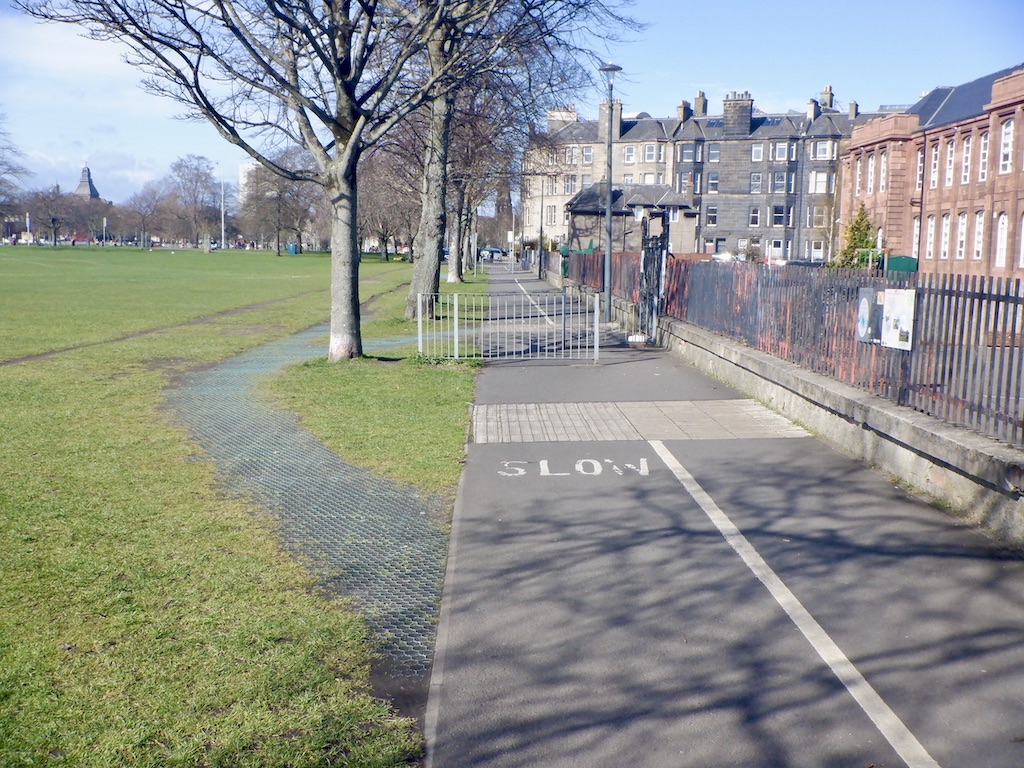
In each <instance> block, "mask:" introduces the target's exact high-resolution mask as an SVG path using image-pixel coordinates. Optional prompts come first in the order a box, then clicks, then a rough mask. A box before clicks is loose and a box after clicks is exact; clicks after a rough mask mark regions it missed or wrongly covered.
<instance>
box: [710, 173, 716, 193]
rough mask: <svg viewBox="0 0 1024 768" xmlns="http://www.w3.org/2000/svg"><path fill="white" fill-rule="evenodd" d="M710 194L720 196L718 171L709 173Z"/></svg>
mask: <svg viewBox="0 0 1024 768" xmlns="http://www.w3.org/2000/svg"><path fill="white" fill-rule="evenodd" d="M708 194H718V171H709V172H708Z"/></svg>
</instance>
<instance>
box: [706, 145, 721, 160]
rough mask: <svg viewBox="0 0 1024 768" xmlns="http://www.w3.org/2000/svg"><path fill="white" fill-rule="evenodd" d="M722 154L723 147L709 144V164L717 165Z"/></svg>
mask: <svg viewBox="0 0 1024 768" xmlns="http://www.w3.org/2000/svg"><path fill="white" fill-rule="evenodd" d="M720 154H721V147H720V146H719V145H718V144H708V162H709V163H717V162H718V159H719V156H720Z"/></svg>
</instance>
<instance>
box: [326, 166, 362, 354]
mask: <svg viewBox="0 0 1024 768" xmlns="http://www.w3.org/2000/svg"><path fill="white" fill-rule="evenodd" d="M328 194H329V197H330V201H331V340H330V348H329V351H328V354H327V359H328V360H329V361H330V362H332V363H336V362H338V361H339V360H345V359H350V358H353V357H362V355H363V340H362V334H361V332H360V328H359V242H358V240H359V238H358V232H357V228H356V221H357V219H356V213H357V210H356V202H357V199H356V162H355V159H352V160H351V161H350V162H345V161H344V160H342V161H341V162H340V163H339V164H338V167H336V168H334V169H332V174H331V186H330V188H329V189H328Z"/></svg>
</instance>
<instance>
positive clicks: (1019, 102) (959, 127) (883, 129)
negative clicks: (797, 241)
mask: <svg viewBox="0 0 1024 768" xmlns="http://www.w3.org/2000/svg"><path fill="white" fill-rule="evenodd" d="M1022 126H1024V64H1018V65H1016V66H1014V67H1010V68H1008V69H1004V70H1001V71H999V72H993V73H992V74H989V75H985V76H984V77H980V78H978V79H977V80H972V81H971V82H969V83H964V84H963V85H958V86H953V87H941V88H935V89H933V90H932V91H930V92H929V93H927V94H925V96H924V97H922V98H921V100H920V101H918V102H917V103H916V104H914V105H913V106H911V107H908V108H906V109H904V110H902V111H901V112H899V113H897V114H892V115H888V116H885V117H882V118H880V119H875V120H872V121H870V122H868V123H866V124H864V125H860V126H857V127H856V128H855V129H854V131H853V135H852V138H851V141H850V148H849V153H848V154H847V156H846V157H844V159H843V172H842V215H841V218H842V219H843V220H844V221H848V220H850V218H852V217H853V216H854V215H856V212H857V210H858V209H859V207H860V205H861V204H862V203H863V204H864V206H865V208H866V209H867V212H868V215H869V216H870V218H871V221H872V223H873V224H875V225H876V226H878V227H881V240H882V243H883V245H884V246H885V247H886V248H887V249H888V250H889V252H890V253H891V254H894V255H909V256H914V257H916V258H917V260H918V269H920V270H921V271H926V272H946V273H957V274H972V275H973V274H978V275H994V276H1011V275H1012V276H1015V277H1016V276H1021V274H1022V273H1024V151H1022V148H1021V145H1022V144H1024V142H1022V141H1021V140H1020V139H1016V137H1015V134H1016V133H1017V128H1020V127H1022Z"/></svg>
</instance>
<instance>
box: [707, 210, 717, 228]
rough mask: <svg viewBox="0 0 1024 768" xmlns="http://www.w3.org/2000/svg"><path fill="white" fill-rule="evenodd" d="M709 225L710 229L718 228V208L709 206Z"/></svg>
mask: <svg viewBox="0 0 1024 768" xmlns="http://www.w3.org/2000/svg"><path fill="white" fill-rule="evenodd" d="M707 224H708V226H709V227H717V226H718V206H716V205H709V206H708V213H707Z"/></svg>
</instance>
